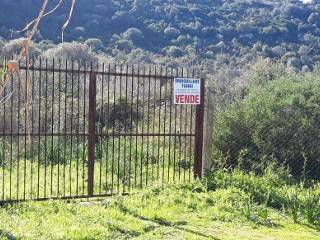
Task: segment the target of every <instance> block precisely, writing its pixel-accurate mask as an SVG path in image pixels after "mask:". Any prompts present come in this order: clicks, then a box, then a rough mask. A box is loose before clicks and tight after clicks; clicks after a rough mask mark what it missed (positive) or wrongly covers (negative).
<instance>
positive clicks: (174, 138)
mask: <svg viewBox="0 0 320 240" xmlns="http://www.w3.org/2000/svg"><path fill="white" fill-rule="evenodd" d="M176 72H179V70H178V69H176ZM182 75H183V70H182ZM171 76H172V79H173V69H172V70H171ZM172 96H173V80H171V94H170V99H171V104H172ZM173 108H174V137H173V181H175V180H176V161H177V159H176V151H177V141H176V135H177V105H174V107H173Z"/></svg>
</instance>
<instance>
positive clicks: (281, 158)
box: [214, 75, 320, 178]
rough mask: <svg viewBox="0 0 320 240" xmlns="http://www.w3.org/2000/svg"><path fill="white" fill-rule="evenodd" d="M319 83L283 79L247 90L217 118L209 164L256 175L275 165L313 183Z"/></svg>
mask: <svg viewBox="0 0 320 240" xmlns="http://www.w3.org/2000/svg"><path fill="white" fill-rule="evenodd" d="M319 90H320V83H319V81H318V80H317V79H316V77H314V76H312V75H303V76H302V75H299V76H297V77H295V76H291V75H286V76H282V77H279V78H277V79H276V80H274V81H270V82H268V83H266V84H265V85H264V86H262V87H261V86H254V87H251V88H250V89H249V93H248V95H247V97H246V98H245V99H244V100H242V101H241V102H239V103H235V104H233V105H231V106H228V107H226V108H225V109H224V110H222V111H220V112H219V113H218V117H217V122H216V136H215V138H214V145H215V152H214V163H217V162H219V161H221V159H222V158H221V156H223V159H224V161H225V162H224V163H225V164H226V166H231V167H235V166H239V165H241V168H242V169H243V170H256V171H258V172H259V171H261V170H263V169H264V168H265V167H266V166H268V165H269V164H271V163H272V162H275V164H276V165H277V166H282V165H284V166H286V167H288V168H289V169H290V170H291V173H293V174H294V175H295V176H302V175H307V176H309V177H313V178H316V177H319V176H320V175H319V170H320V159H319V156H320V148H319V146H318V143H319V141H320V123H319V117H320V108H319V106H320V91H319Z"/></svg>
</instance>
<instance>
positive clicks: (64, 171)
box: [63, 60, 68, 197]
mask: <svg viewBox="0 0 320 240" xmlns="http://www.w3.org/2000/svg"><path fill="white" fill-rule="evenodd" d="M67 69H68V60H66V61H65V76H64V141H63V196H64V197H65V196H66V165H67V108H68V107H67V106H68V104H67V100H68V71H67Z"/></svg>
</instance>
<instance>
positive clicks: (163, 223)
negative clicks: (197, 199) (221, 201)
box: [117, 204, 220, 240]
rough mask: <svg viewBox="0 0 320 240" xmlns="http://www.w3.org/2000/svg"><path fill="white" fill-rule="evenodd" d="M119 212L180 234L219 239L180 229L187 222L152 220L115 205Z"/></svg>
mask: <svg viewBox="0 0 320 240" xmlns="http://www.w3.org/2000/svg"><path fill="white" fill-rule="evenodd" d="M117 206H118V208H119V210H120V211H121V212H122V213H124V214H129V215H131V216H133V217H135V218H138V219H140V220H142V221H148V222H153V223H155V224H157V225H159V226H164V227H171V228H174V229H176V230H180V231H182V232H188V233H191V234H194V235H197V236H200V237H203V238H208V239H214V240H220V238H217V237H214V236H211V235H207V234H204V233H202V232H199V231H195V230H191V229H188V228H185V227H182V226H184V225H187V224H188V222H187V221H180V222H177V223H173V222H170V221H167V220H165V219H161V218H155V219H152V218H146V217H144V216H142V215H140V214H138V213H136V212H135V211H133V210H131V209H129V208H127V207H126V206H124V205H123V204H117ZM152 230H154V228H149V229H145V231H146V232H149V231H152Z"/></svg>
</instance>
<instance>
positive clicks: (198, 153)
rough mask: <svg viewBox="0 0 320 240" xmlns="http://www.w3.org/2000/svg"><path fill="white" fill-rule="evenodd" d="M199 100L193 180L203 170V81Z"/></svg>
mask: <svg viewBox="0 0 320 240" xmlns="http://www.w3.org/2000/svg"><path fill="white" fill-rule="evenodd" d="M200 93H201V100H200V105H197V109H196V129H195V131H196V133H195V134H196V137H195V154H194V156H195V161H194V167H193V171H194V178H195V179H197V178H201V177H202V168H203V159H202V152H203V127H204V101H205V79H204V78H202V79H201V86H200Z"/></svg>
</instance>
